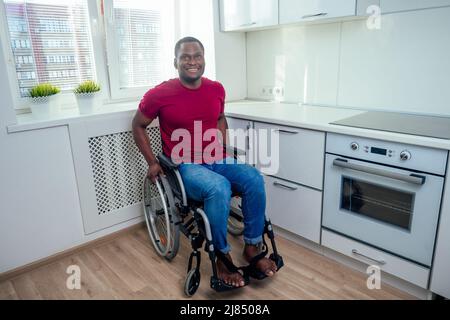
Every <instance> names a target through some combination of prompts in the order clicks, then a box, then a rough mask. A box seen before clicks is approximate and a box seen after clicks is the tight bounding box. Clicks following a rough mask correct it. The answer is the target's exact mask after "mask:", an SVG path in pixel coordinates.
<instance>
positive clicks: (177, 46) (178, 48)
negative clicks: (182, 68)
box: [175, 37, 205, 58]
mask: <svg viewBox="0 0 450 320" xmlns="http://www.w3.org/2000/svg"><path fill="white" fill-rule="evenodd" d="M187 42H197V43H198V44H199V45H200V47H201V48H202V50H203V52H205V47H204V46H203V44H202V43H201V42H200V40H198V39H197V38H194V37H184V38H182V39H180V40H178V42H177V44H176V45H175V58H176V57H178V52H179V51H180V49H181V45H182V44H183V43H187Z"/></svg>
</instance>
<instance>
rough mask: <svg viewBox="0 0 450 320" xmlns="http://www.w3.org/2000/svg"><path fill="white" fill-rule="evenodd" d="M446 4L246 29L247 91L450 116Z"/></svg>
mask: <svg viewBox="0 0 450 320" xmlns="http://www.w3.org/2000/svg"><path fill="white" fill-rule="evenodd" d="M449 16H450V8H438V9H428V10H420V11H410V12H403V13H396V14H388V15H383V16H382V18H381V28H380V29H379V30H369V29H368V28H367V26H366V20H365V19H360V20H353V21H345V22H337V23H329V24H314V25H308V26H290V27H283V28H279V29H276V30H266V31H257V32H249V33H247V77H248V97H249V98H250V99H251V98H256V99H264V97H263V96H262V95H261V91H262V87H263V86H282V87H284V90H285V95H284V101H288V102H304V103H308V104H317V105H331V106H342V107H354V108H363V109H372V110H390V111H402V112H408V113H427V114H440V115H447V116H450V104H449V103H450V90H449V89H448V88H450V59H449V58H448V57H449V56H450V32H449V30H450V19H448V17H449Z"/></svg>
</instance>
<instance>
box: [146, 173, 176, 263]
mask: <svg viewBox="0 0 450 320" xmlns="http://www.w3.org/2000/svg"><path fill="white" fill-rule="evenodd" d="M143 189H144V195H143V198H144V201H143V204H144V213H145V221H146V224H147V229H148V232H149V235H150V239H151V241H152V244H153V247H154V248H155V250H156V252H157V253H158V254H159V255H161V256H163V257H164V258H166V259H167V260H172V259H173V258H174V257H175V256H176V255H177V253H178V248H179V246H180V229H179V226H178V224H177V223H178V221H179V217H178V213H177V208H176V207H175V200H174V197H173V194H172V190H171V188H170V185H169V183H168V181H167V179H166V178H165V177H159V178H158V180H157V181H156V182H155V183H152V181H151V180H150V179H149V178H148V177H146V178H145V180H144V188H143ZM152 191H153V192H152Z"/></svg>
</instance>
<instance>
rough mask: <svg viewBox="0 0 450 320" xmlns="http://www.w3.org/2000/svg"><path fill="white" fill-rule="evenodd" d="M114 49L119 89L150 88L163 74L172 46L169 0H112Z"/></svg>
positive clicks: (171, 15) (172, 18) (158, 81)
mask: <svg viewBox="0 0 450 320" xmlns="http://www.w3.org/2000/svg"><path fill="white" fill-rule="evenodd" d="M113 14H114V29H115V30H114V31H115V41H114V43H115V45H116V48H115V51H116V52H117V54H118V61H119V66H118V67H119V70H118V74H119V87H120V88H121V89H126V88H137V87H152V86H155V85H157V84H159V83H160V82H162V81H163V80H166V77H167V72H166V70H167V67H165V66H167V62H169V63H170V62H171V61H172V57H171V56H167V52H168V50H167V48H168V46H173V33H174V31H173V30H174V12H173V1H167V0H165V1H160V0H147V1H141V0H134V1H130V0H114V1H113Z"/></svg>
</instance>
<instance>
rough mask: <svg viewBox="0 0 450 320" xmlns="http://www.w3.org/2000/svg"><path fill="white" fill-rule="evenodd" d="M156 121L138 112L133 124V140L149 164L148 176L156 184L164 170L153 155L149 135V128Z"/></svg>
mask: <svg viewBox="0 0 450 320" xmlns="http://www.w3.org/2000/svg"><path fill="white" fill-rule="evenodd" d="M153 120H154V119H149V118H147V117H146V116H144V115H143V114H142V112H141V111H139V110H138V111H137V112H136V114H135V116H134V118H133V123H132V128H133V138H134V141H135V142H136V145H137V147H138V149H139V151H140V152H141V153H142V155H143V156H144V158H145V161H147V163H148V173H147V175H148V176H149V177H150V179H152V181H153V182H154V181H155V180H156V177H157V176H158V175H159V174H160V173H162V169H161V167H160V166H159V163H158V160H156V157H155V155H154V154H153V151H152V148H151V146H150V139H149V137H148V135H147V127H148V126H149V125H150V123H152V121H153Z"/></svg>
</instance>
